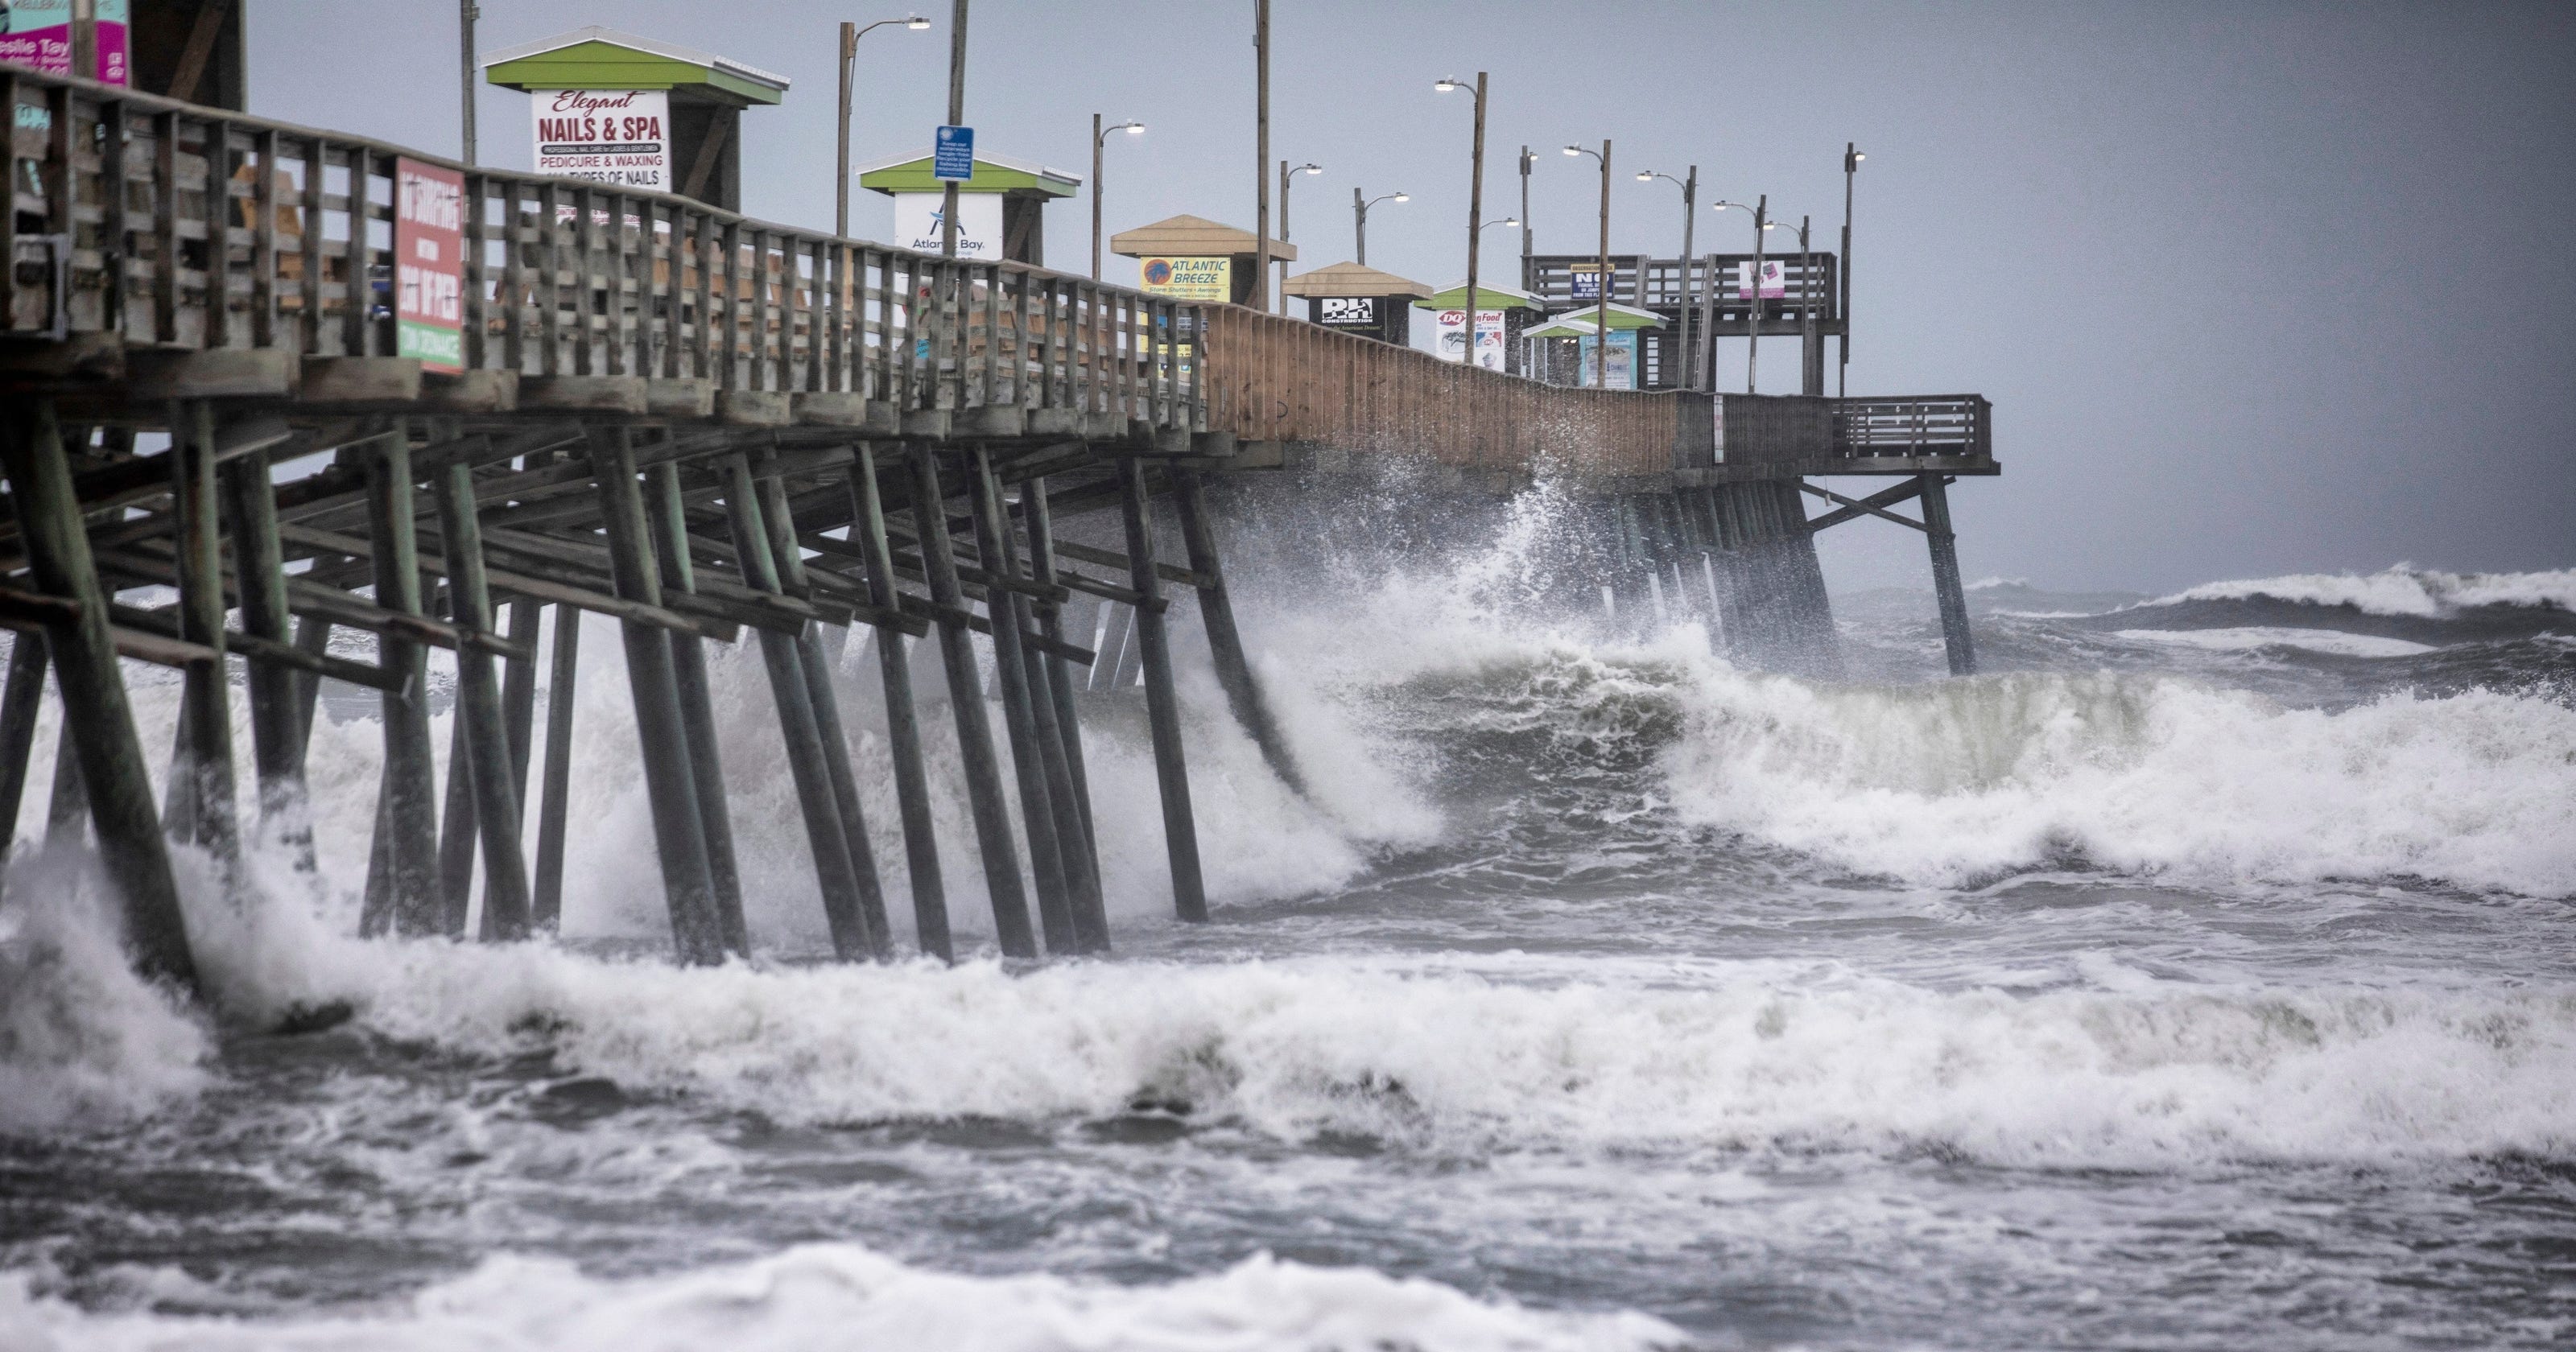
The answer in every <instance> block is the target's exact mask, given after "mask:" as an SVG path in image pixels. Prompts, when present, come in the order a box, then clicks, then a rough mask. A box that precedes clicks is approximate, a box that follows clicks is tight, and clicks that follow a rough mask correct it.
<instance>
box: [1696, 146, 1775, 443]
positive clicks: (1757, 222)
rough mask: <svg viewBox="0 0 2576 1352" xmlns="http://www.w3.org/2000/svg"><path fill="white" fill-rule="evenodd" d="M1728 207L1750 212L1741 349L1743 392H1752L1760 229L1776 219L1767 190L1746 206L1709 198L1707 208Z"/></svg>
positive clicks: (1757, 348) (1757, 347)
mask: <svg viewBox="0 0 2576 1352" xmlns="http://www.w3.org/2000/svg"><path fill="white" fill-rule="evenodd" d="M1728 207H1733V208H1735V209H1736V210H1738V211H1750V212H1752V213H1753V271H1752V274H1751V275H1750V276H1748V277H1746V278H1745V279H1744V285H1745V289H1746V290H1748V291H1750V292H1751V293H1752V295H1751V297H1750V298H1749V299H1748V300H1746V301H1745V305H1744V314H1745V319H1744V336H1745V343H1744V346H1745V349H1746V351H1745V353H1744V392H1745V393H1746V394H1751V393H1753V359H1754V358H1755V357H1756V356H1758V355H1760V353H1761V348H1762V232H1764V231H1766V230H1776V229H1778V228H1779V226H1780V223H1779V222H1778V221H1775V220H1772V219H1770V214H1771V195H1770V194H1769V193H1764V194H1763V195H1761V196H1760V197H1757V198H1755V199H1754V202H1753V205H1752V206H1749V207H1748V206H1746V205H1744V204H1743V203H1742V202H1712V203H1710V204H1709V210H1711V211H1724V210H1726V209H1727V208H1728Z"/></svg>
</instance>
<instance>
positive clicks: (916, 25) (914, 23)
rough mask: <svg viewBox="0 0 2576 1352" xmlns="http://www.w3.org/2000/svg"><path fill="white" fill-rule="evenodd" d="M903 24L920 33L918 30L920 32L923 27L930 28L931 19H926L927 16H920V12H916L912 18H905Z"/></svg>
mask: <svg viewBox="0 0 2576 1352" xmlns="http://www.w3.org/2000/svg"><path fill="white" fill-rule="evenodd" d="M903 26H904V27H906V28H909V29H911V30H912V31H914V32H916V33H918V32H920V31H921V30H923V29H925V28H928V27H929V26H930V20H928V19H925V18H923V17H921V16H920V15H918V14H915V15H913V16H912V17H911V18H909V19H906V20H904V21H903Z"/></svg>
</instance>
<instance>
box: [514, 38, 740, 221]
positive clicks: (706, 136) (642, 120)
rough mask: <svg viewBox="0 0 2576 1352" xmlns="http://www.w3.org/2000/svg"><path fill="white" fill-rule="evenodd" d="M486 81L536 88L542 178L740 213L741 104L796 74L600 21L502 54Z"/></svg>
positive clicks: (531, 94)
mask: <svg viewBox="0 0 2576 1352" xmlns="http://www.w3.org/2000/svg"><path fill="white" fill-rule="evenodd" d="M483 78H485V79H486V80H489V81H491V82H492V83H494V84H496V85H500V86H502V87H503V88H506V89H520V90H525V91H527V94H528V103H529V110H528V121H529V134H530V136H531V138H532V140H533V143H534V145H535V149H536V167H537V172H538V173H540V174H552V175H557V176H560V177H564V178H585V179H590V180H592V181H594V182H599V183H608V184H615V185H617V186H619V187H626V188H650V189H652V190H654V191H657V192H673V193H678V194H680V195H681V196H683V197H694V198H696V199H697V200H699V201H701V202H704V203H706V204H707V205H709V206H712V207H717V208H719V209H721V210H725V211H740V210H742V111H743V109H745V108H749V107H751V106H753V105H755V104H774V103H777V102H778V101H780V100H781V99H783V98H785V97H786V96H787V77H786V76H784V75H772V74H770V73H769V72H768V71H765V70H760V69H758V68H756V67H752V66H747V65H744V64H743V63H741V62H739V61H734V60H729V59H727V58H725V57H721V56H717V55H715V54H714V53H712V52H701V51H697V50H694V49H692V48H688V47H682V46H680V45H678V44H676V43H669V42H661V41H657V40H655V39H652V38H640V37H637V36H635V35H634V34H632V33H620V32H616V31H614V30H611V29H607V28H601V27H599V26H597V25H592V26H591V27H588V28H576V29H574V30H573V31H571V32H569V33H558V34H556V35H555V36H553V37H550V38H540V39H538V40H537V41H535V42H523V43H521V44H519V45H518V46H515V47H506V48H503V49H502V50H500V51H497V52H494V53H492V54H491V55H490V56H489V57H488V58H486V59H485V61H484V63H483Z"/></svg>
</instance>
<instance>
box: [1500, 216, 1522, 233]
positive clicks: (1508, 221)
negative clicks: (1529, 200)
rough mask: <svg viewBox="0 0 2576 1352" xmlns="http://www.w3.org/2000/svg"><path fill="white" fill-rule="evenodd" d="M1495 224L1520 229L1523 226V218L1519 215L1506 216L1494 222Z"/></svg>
mask: <svg viewBox="0 0 2576 1352" xmlns="http://www.w3.org/2000/svg"><path fill="white" fill-rule="evenodd" d="M1494 224H1496V225H1499V226H1501V227H1502V228H1504V229H1505V230H1518V229H1520V228H1521V218H1520V217H1518V216H1505V217H1504V218H1502V219H1501V220H1499V221H1496V222H1494Z"/></svg>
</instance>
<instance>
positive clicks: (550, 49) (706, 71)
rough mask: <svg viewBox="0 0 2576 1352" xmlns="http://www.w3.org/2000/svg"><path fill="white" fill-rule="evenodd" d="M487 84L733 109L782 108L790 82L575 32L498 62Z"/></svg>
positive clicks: (703, 57)
mask: <svg viewBox="0 0 2576 1352" xmlns="http://www.w3.org/2000/svg"><path fill="white" fill-rule="evenodd" d="M483 78H484V79H486V80H488V81H490V82H491V83H493V84H496V85H501V86H503V87H505V88H510V89H687V90H692V91H697V92H704V93H708V94H712V95H713V96H715V97H716V98H717V99H718V100H720V101H722V102H727V103H739V104H751V103H776V102H778V101H779V100H780V99H781V98H783V97H785V96H786V93H787V80H786V78H785V77H783V76H778V75H772V74H770V73H769V72H767V71H765V70H761V69H759V68H758V67H755V66H746V65H744V64H742V63H741V62H739V61H730V60H727V59H725V58H724V57H721V56H716V55H714V54H713V53H709V52H701V51H696V50H693V49H691V48H687V47H679V46H674V45H672V44H670V43H665V42H656V41H654V40H652V39H649V38H638V37H634V36H632V35H630V34H625V33H617V32H612V31H610V30H608V29H605V28H599V27H591V28H581V29H576V30H574V31H572V32H570V33H564V34H560V35H558V36H556V37H551V38H543V39H540V40H538V41H536V42H529V43H522V44H520V45H519V46H516V47H508V48H504V49H502V50H501V51H498V52H495V53H493V54H492V58H491V60H489V61H488V62H486V63H485V64H484V67H483Z"/></svg>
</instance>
